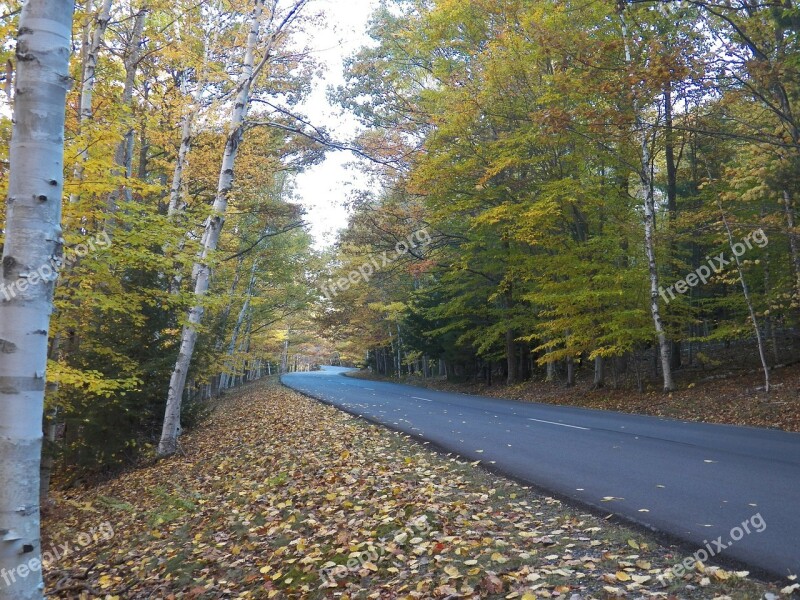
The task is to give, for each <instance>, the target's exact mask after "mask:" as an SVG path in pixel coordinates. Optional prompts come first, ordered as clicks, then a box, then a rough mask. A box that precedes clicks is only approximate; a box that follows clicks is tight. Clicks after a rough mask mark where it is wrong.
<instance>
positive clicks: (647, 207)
mask: <svg viewBox="0 0 800 600" xmlns="http://www.w3.org/2000/svg"><path fill="white" fill-rule="evenodd" d="M620 19H621V21H622V38H623V42H624V44H625V61H626V62H627V63H628V64H630V63H631V51H630V46H629V45H628V28H627V25H626V24H625V19H624V17H623V16H622V15H621V16H620ZM633 112H634V114H635V118H636V129H637V130H638V132H639V141H640V144H641V161H642V164H641V169H640V171H639V180H640V182H641V185H642V187H643V188H644V247H645V253H646V254H647V267H648V273H649V276H650V315H651V316H652V318H653V324H654V326H655V330H656V338H657V339H658V351H659V357H660V359H661V372H662V374H663V378H664V391H665V392H671V391H673V390H674V389H675V383H674V382H673V380H672V365H671V364H670V356H669V343H668V341H667V336H666V333H665V332H664V323H663V321H662V319H661V309H660V307H659V304H658V264H657V262H656V250H655V240H654V237H653V236H654V234H655V228H656V208H655V196H654V194H653V180H652V177H651V175H650V161H651V156H650V144H649V142H650V136H649V135H648V133H647V128H646V126H645V123H644V120H643V119H642V116H641V112H640V106H639V103H638V102H637V101H636V100H634V101H633Z"/></svg>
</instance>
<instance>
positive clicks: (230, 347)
mask: <svg viewBox="0 0 800 600" xmlns="http://www.w3.org/2000/svg"><path fill="white" fill-rule="evenodd" d="M257 269H258V259H256V260H254V261H253V266H252V268H251V269H250V283H249V284H248V285H247V292H246V293H245V300H244V304H242V309H241V310H240V311H239V316H238V317H237V319H236V324H235V325H234V326H233V332H232V333H231V342H230V344H228V356H229V357H231V358H232V357H233V355H234V354H235V353H236V342H237V340H238V337H239V331H241V328H242V324H243V323H244V320H245V317H246V316H247V314H248V311H249V310H250V298H251V297H252V295H253V287H254V286H255V284H256V272H257ZM228 364H230V362H229V363H228ZM230 378H231V376H230V374H229V373H228V372H227V369H223V372H222V381H221V382H220V388H222V389H223V390H224V389H227V388H228V387H229V386H228V382H229V381H230Z"/></svg>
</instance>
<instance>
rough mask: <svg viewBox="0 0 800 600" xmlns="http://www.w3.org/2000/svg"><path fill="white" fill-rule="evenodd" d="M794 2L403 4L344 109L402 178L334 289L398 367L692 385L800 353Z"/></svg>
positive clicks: (387, 175)
mask: <svg viewBox="0 0 800 600" xmlns="http://www.w3.org/2000/svg"><path fill="white" fill-rule="evenodd" d="M798 24H800V21H798V10H797V8H796V6H794V5H793V4H792V3H782V2H772V3H769V2H768V3H752V2H738V1H737V2H727V1H726V2H704V1H689V2H634V3H613V2H589V3H584V2H580V3H572V2H564V1H555V2H549V1H542V2H523V1H513V0H509V1H504V0H500V1H497V0H493V1H488V2H483V1H476V2H466V3H465V2H451V1H447V0H442V1H433V2H391V3H386V4H385V5H384V6H383V7H382V8H381V9H380V10H379V11H378V12H377V13H376V14H375V16H374V19H373V20H372V23H371V29H370V35H371V37H372V39H373V41H374V43H373V44H370V45H369V46H366V47H365V48H364V49H363V50H361V51H360V52H359V53H358V54H357V55H355V56H353V57H352V59H351V61H350V63H349V65H348V66H349V70H348V80H347V83H346V85H344V86H343V87H341V88H340V89H339V90H338V91H337V96H338V99H339V100H340V102H341V103H342V104H343V105H344V106H346V107H347V108H349V109H351V110H352V111H354V112H355V114H357V115H358V116H359V118H360V120H361V122H362V124H363V125H364V129H363V132H362V134H361V137H360V143H361V144H362V145H363V147H364V148H366V149H369V151H370V153H371V154H372V155H373V157H375V158H376V161H375V162H374V163H373V166H372V167H371V170H372V172H373V173H374V174H375V176H376V177H378V178H380V180H381V181H382V182H383V186H382V187H381V188H380V191H375V192H373V193H369V194H364V195H362V196H361V197H359V198H357V199H356V201H355V202H354V206H355V210H354V214H353V217H352V219H351V223H350V226H349V228H348V229H347V231H345V232H344V233H343V235H342V238H341V243H340V245H339V247H338V252H337V255H336V257H335V260H334V261H333V263H332V264H333V266H332V271H331V274H330V277H331V279H333V280H335V279H336V278H338V277H341V276H345V277H347V275H348V274H349V273H351V272H352V271H353V270H356V271H357V270H358V269H359V267H360V266H361V265H363V264H365V263H366V262H368V261H369V260H370V259H371V257H373V256H375V255H380V254H381V253H382V252H384V251H386V250H389V251H391V252H392V253H393V249H394V247H395V245H396V243H397V242H398V241H400V240H403V239H405V238H406V237H407V236H408V234H409V233H410V232H414V231H420V230H425V231H426V232H427V233H426V235H427V236H429V238H430V240H429V243H426V244H419V245H418V246H417V247H412V248H410V249H409V250H408V252H406V253H404V254H403V256H402V257H401V258H399V259H397V260H395V261H393V262H392V263H391V264H390V265H389V266H387V267H385V268H383V269H382V270H381V271H380V272H378V273H377V274H376V275H374V276H372V277H369V278H363V277H359V278H355V279H357V281H356V283H354V284H353V285H352V286H350V287H349V288H348V290H347V291H345V292H342V293H340V294H337V295H336V296H330V297H329V301H328V302H327V304H326V309H325V311H324V317H323V319H324V321H325V325H326V326H327V328H328V330H329V331H332V332H334V335H336V336H337V337H339V338H341V339H342V340H344V341H343V346H344V347H343V351H345V352H348V353H349V354H348V356H350V357H351V358H353V359H362V360H363V359H364V357H365V356H366V352H368V353H369V354H368V361H369V363H370V364H371V366H372V367H373V368H374V369H375V370H377V371H378V372H379V373H382V374H386V375H397V374H399V373H402V374H407V373H414V374H418V375H421V376H431V375H445V374H446V375H447V376H448V377H450V378H452V379H455V380H482V381H484V382H489V383H491V382H492V380H493V379H494V380H503V381H506V382H508V383H515V382H519V381H522V380H525V379H529V378H537V379H547V380H553V381H560V382H563V383H565V384H567V385H572V384H574V383H575V381H576V377H579V376H580V377H583V378H584V379H585V380H586V379H588V380H590V381H591V382H592V383H593V385H594V386H595V387H602V386H604V385H614V386H622V387H625V386H630V387H634V388H636V387H638V388H639V389H642V388H643V387H644V386H645V385H646V384H647V381H648V380H651V381H654V382H655V381H658V382H659V387H661V388H663V389H664V390H667V391H670V390H673V389H675V388H676V386H678V385H679V384H680V379H679V376H680V373H681V372H682V371H685V370H689V369H692V368H698V367H703V366H710V365H718V364H720V363H722V362H725V361H731V362H734V363H735V364H737V365H739V366H742V365H743V366H745V367H747V368H753V369H755V368H758V369H759V370H760V371H762V373H763V377H764V379H765V381H764V385H765V386H766V387H767V389H768V386H769V380H768V375H769V370H770V369H771V368H773V367H774V366H776V365H783V364H787V363H790V362H792V361H793V360H796V357H797V352H798V335H797V325H798V321H797V319H798V309H800V303H799V300H800V296H798V293H799V292H800V254H799V252H800V249H799V248H798V230H797V224H796V218H797V217H796V210H797V204H796V202H797V199H796V197H797V195H798V192H800V189H799V188H798V179H797V172H798V157H800V154H798V150H800V147H799V146H798V140H800V138H799V137H798V133H799V132H800V129H798V120H797V111H798V104H797V102H798V92H800V88H798V85H799V84H800V79H799V78H798V71H797V69H798V56H800V55H798Z"/></svg>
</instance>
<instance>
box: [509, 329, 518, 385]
mask: <svg viewBox="0 0 800 600" xmlns="http://www.w3.org/2000/svg"><path fill="white" fill-rule="evenodd" d="M515 338H516V334H515V333H514V331H513V330H512V329H509V330H508V331H506V362H507V363H508V375H507V377H506V383H507V384H509V385H511V384H514V383H517V380H518V379H519V374H518V373H519V371H518V370H517V342H516V341H515Z"/></svg>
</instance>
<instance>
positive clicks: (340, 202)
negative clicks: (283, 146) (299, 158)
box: [297, 0, 378, 247]
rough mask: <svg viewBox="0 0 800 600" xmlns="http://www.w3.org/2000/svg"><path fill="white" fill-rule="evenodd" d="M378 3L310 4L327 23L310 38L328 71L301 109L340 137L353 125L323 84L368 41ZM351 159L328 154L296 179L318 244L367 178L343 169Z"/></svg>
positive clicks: (332, 81)
mask: <svg viewBox="0 0 800 600" xmlns="http://www.w3.org/2000/svg"><path fill="white" fill-rule="evenodd" d="M377 4H378V0H347V1H346V2H343V1H342V0H318V1H317V2H315V3H314V5H315V6H316V7H317V8H319V9H321V10H322V11H324V13H325V14H326V17H327V19H326V20H327V24H326V26H325V27H324V28H323V29H321V30H317V31H313V32H308V35H309V40H308V41H309V45H310V47H311V48H312V49H313V51H314V54H315V56H316V57H317V60H318V62H320V63H321V64H323V65H324V66H325V67H326V72H325V74H324V76H323V79H322V80H320V81H318V82H317V85H316V86H315V88H314V91H313V93H312V95H311V98H310V99H309V101H308V102H307V104H306V105H305V107H304V110H305V112H306V114H307V115H308V116H309V117H310V120H311V122H312V123H314V124H315V125H317V124H321V125H323V126H325V127H326V128H328V129H329V130H330V131H331V132H334V133H335V134H336V135H337V137H338V138H344V139H347V138H349V137H351V136H352V135H353V132H354V131H355V130H356V129H357V125H356V122H355V120H353V119H352V118H348V117H347V116H346V115H342V114H341V111H340V110H339V109H338V108H336V107H333V106H331V105H330V104H329V103H328V100H327V98H326V91H327V87H328V86H329V85H334V86H335V85H339V84H341V83H343V81H344V80H343V77H342V66H343V64H342V63H343V60H344V59H345V58H346V57H347V56H349V55H350V54H352V53H353V52H354V51H355V50H357V49H358V48H360V47H361V46H363V45H364V44H366V43H367V42H368V41H369V39H368V37H367V35H366V28H367V21H368V20H369V17H370V15H371V13H372V11H373V10H374V9H375V8H376V7H377ZM353 160H354V157H353V156H352V155H351V154H350V153H348V152H331V153H329V155H328V157H327V159H326V160H325V162H324V163H322V164H320V165H318V166H316V167H314V168H312V169H309V170H308V171H307V172H305V173H303V174H301V175H300V176H298V178H297V194H298V196H299V198H300V199H301V201H302V203H303V205H304V206H305V207H306V208H307V209H308V214H307V216H306V218H307V220H308V221H309V222H310V223H311V231H312V233H313V234H314V237H315V238H316V245H317V246H318V247H322V246H325V245H328V244H330V243H332V242H333V241H334V239H335V234H336V231H338V230H339V229H341V228H343V227H345V226H346V225H347V212H346V210H345V208H344V202H345V201H346V200H347V198H348V197H349V195H350V193H351V191H352V190H357V189H362V188H364V187H366V186H367V180H366V178H365V177H363V176H361V175H360V173H358V172H357V171H355V170H353V169H352V168H347V163H349V162H353Z"/></svg>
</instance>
